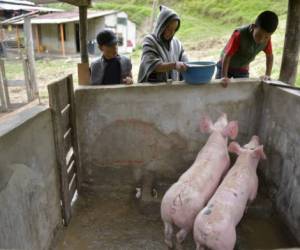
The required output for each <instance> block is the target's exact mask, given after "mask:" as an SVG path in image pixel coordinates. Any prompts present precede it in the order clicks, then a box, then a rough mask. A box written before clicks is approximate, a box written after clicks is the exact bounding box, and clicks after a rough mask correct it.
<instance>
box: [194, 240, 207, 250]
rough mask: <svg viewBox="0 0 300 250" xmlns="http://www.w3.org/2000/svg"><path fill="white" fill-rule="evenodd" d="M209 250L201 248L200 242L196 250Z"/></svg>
mask: <svg viewBox="0 0 300 250" xmlns="http://www.w3.org/2000/svg"><path fill="white" fill-rule="evenodd" d="M207 249H208V248H206V247H203V246H201V245H200V244H199V243H198V242H197V243H196V250H207Z"/></svg>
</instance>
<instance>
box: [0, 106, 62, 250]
mask: <svg viewBox="0 0 300 250" xmlns="http://www.w3.org/2000/svg"><path fill="white" fill-rule="evenodd" d="M0 162H1V164H0V225H1V226H0V249H22V250H44V249H45V250H46V249H48V248H49V245H50V242H51V240H52V237H53V234H54V232H55V231H56V229H57V228H58V227H59V226H60V225H61V211H60V193H59V183H58V175H57V165H56V157H55V148H54V138H53V128H52V121H51V113H50V110H49V109H47V108H45V107H41V106H35V107H31V108H29V109H27V110H25V111H24V110H23V111H21V112H19V113H17V114H16V115H12V116H11V117H9V118H8V119H6V120H5V121H4V122H3V121H1V124H0Z"/></svg>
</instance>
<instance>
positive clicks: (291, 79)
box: [279, 0, 300, 85]
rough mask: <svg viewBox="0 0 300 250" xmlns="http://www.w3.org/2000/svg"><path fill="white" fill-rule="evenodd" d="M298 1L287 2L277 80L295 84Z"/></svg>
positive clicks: (299, 41)
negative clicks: (282, 46)
mask: <svg viewBox="0 0 300 250" xmlns="http://www.w3.org/2000/svg"><path fill="white" fill-rule="evenodd" d="M299 13H300V0H289V7H288V17H287V24H286V32H285V41H284V50H283V56H282V62H281V69H280V77H279V80H280V81H282V82H285V83H288V84H291V85H294V84H295V81H296V78H297V68H298V63H299V53H300V15H299Z"/></svg>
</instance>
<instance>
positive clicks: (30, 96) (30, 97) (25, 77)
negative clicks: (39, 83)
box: [21, 53, 34, 102]
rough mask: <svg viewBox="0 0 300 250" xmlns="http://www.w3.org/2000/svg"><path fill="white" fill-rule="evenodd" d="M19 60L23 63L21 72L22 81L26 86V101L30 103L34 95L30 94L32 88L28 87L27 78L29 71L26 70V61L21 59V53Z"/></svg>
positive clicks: (28, 79)
mask: <svg viewBox="0 0 300 250" xmlns="http://www.w3.org/2000/svg"><path fill="white" fill-rule="evenodd" d="M21 60H22V63H23V72H24V81H25V86H26V93H27V101H28V102H31V101H33V100H34V95H33V92H32V88H31V86H30V77H29V70H28V68H29V67H28V59H27V58H26V57H25V58H24V57H23V55H22V53H21Z"/></svg>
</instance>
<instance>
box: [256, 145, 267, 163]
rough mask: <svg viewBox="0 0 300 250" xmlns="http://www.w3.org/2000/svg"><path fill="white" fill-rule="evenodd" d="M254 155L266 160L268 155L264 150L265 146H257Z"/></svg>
mask: <svg viewBox="0 0 300 250" xmlns="http://www.w3.org/2000/svg"><path fill="white" fill-rule="evenodd" d="M254 155H255V157H256V158H258V159H260V158H261V159H263V160H266V159H267V156H266V154H265V152H264V146H263V145H261V146H259V147H257V148H256V149H255V150H254Z"/></svg>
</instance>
